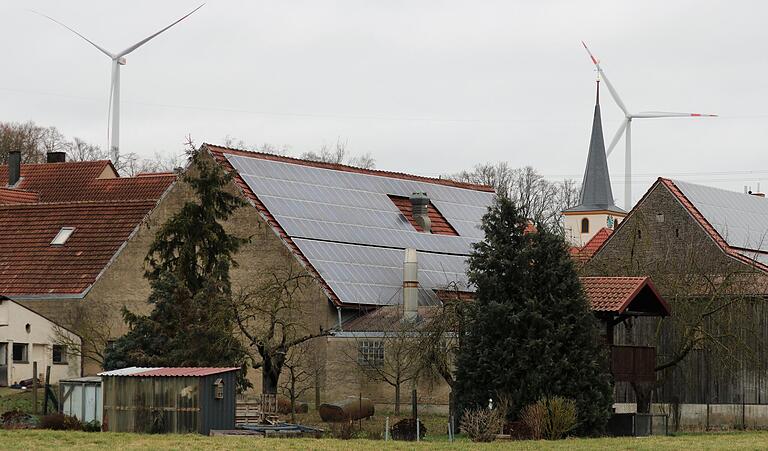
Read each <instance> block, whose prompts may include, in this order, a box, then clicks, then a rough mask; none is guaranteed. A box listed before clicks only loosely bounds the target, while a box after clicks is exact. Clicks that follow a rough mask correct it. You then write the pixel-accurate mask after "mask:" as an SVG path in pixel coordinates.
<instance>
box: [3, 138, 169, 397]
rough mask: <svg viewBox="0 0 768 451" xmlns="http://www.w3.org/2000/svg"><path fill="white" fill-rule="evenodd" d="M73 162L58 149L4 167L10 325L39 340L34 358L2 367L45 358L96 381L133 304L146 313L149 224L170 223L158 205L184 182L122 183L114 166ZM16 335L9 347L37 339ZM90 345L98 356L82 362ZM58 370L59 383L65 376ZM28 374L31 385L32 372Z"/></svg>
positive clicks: (150, 177)
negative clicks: (41, 159) (123, 311)
mask: <svg viewBox="0 0 768 451" xmlns="http://www.w3.org/2000/svg"><path fill="white" fill-rule="evenodd" d="M65 158H66V156H65V154H64V153H63V152H54V153H50V154H48V162H47V163H42V164H22V163H21V155H20V153H18V152H12V153H11V154H10V155H9V158H8V162H9V164H8V165H4V166H0V180H2V182H0V230H2V231H3V233H2V234H0V295H1V296H4V297H5V298H8V299H11V300H12V301H13V302H12V303H10V304H9V305H8V307H7V308H10V309H12V313H9V316H8V325H7V327H9V328H10V329H13V330H17V329H18V328H19V327H22V328H25V327H26V324H27V323H29V326H30V328H31V330H32V332H31V333H32V334H34V335H35V339H34V340H35V342H34V345H33V344H32V341H31V340H32V338H30V339H29V341H28V342H29V343H30V346H31V347H30V348H28V351H27V352H26V354H24V355H22V354H19V355H18V357H20V358H19V359H16V358H15V357H17V356H15V355H14V353H13V352H10V351H9V352H8V353H7V354H6V355H5V356H4V357H5V360H3V361H0V365H3V364H7V365H9V366H15V365H16V364H21V362H22V361H29V362H32V361H33V360H35V361H38V364H39V367H40V365H42V364H43V363H44V362H47V361H54V362H56V361H58V362H59V363H61V361H62V359H65V361H68V362H70V363H71V364H73V365H74V364H75V362H76V363H77V368H78V369H77V370H76V371H75V370H73V371H70V372H69V373H68V374H66V376H73V375H74V376H77V375H79V373H81V370H80V368H81V367H82V372H85V373H87V374H93V373H95V372H96V371H98V370H99V369H100V363H99V362H98V361H97V360H98V358H97V355H103V347H104V346H105V345H106V340H107V339H108V338H109V336H112V337H115V336H119V335H120V334H121V333H123V332H124V331H125V326H124V325H123V323H122V319H121V318H120V308H121V307H122V306H123V305H126V306H128V307H129V308H132V309H146V296H145V293H147V292H148V289H147V287H146V283H143V282H142V273H143V269H142V261H143V258H144V254H145V253H146V249H147V248H148V244H149V242H150V241H151V239H152V231H150V230H149V229H148V228H147V227H148V226H149V225H150V224H157V222H154V223H153V222H152V219H153V218H154V217H153V216H152V215H151V213H154V214H155V217H158V216H159V218H160V219H159V220H163V219H164V218H167V217H168V216H167V215H166V214H165V209H164V208H159V209H156V207H157V204H158V201H159V200H160V199H161V198H162V197H163V196H164V195H165V194H166V192H167V191H168V189H169V188H170V187H171V186H172V185H173V184H174V181H175V180H176V176H175V175H174V174H141V175H139V176H137V177H119V176H118V174H117V171H116V170H115V168H114V167H113V166H112V164H111V163H110V162H109V161H88V162H66V161H65ZM142 226H143V228H142ZM129 241H130V242H131V243H132V246H127V243H128V242H129ZM132 292H134V293H135V292H139V293H141V294H139V295H136V296H131V295H130V293H132ZM142 295H144V297H143V299H141V297H142ZM139 299H141V300H139ZM22 306H23V307H22ZM31 312H35V313H36V314H37V315H33V314H32V313H31ZM27 317H29V319H26V318H27ZM32 321H34V322H32ZM51 323H55V326H53V325H51ZM64 331H73V332H75V334H76V336H75V337H76V338H75V337H72V336H70V335H69V333H68V332H64ZM1 332H2V328H0V333H1ZM41 334H42V335H41ZM15 337H18V333H16V335H13V336H10V337H9V338H8V340H17V339H18V340H19V341H18V343H19V345H21V344H22V343H25V342H27V341H25V340H26V339H24V338H23V337H21V338H15ZM81 340H82V341H81ZM96 342H98V345H97V347H98V348H99V349H97V350H95V351H94V349H93V348H94V345H95V344H96ZM81 343H83V344H84V345H85V346H84V347H83V348H87V349H86V350H89V351H88V353H87V355H88V356H90V357H87V358H85V359H84V361H83V362H82V365H81V363H80V359H81V354H82V353H81V352H80V350H81V349H83V348H80V346H79V345H80V344H81ZM17 348H19V346H17ZM19 352H22V351H21V350H20V348H19ZM0 357H3V355H0ZM14 360H16V361H17V362H15V363H14V362H13V361H14ZM56 368H58V367H55V368H54V371H53V372H52V374H53V376H54V379H56V378H58V377H59V375H60V374H59V373H60V371H59V370H58V369H56ZM41 371H44V367H43V369H42V370H41ZM72 372H74V373H77V374H70V373H72ZM25 373H29V375H28V376H26V377H25V378H30V377H31V374H32V371H31V369H29V371H26V370H25ZM62 376H63V375H62ZM15 377H17V376H13V377H11V378H9V379H8V381H7V382H13V381H14V380H13V378H15Z"/></svg>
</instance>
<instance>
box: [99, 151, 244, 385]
mask: <svg viewBox="0 0 768 451" xmlns="http://www.w3.org/2000/svg"><path fill="white" fill-rule="evenodd" d="M190 161H191V163H192V164H191V165H190V168H191V169H190V170H189V171H187V173H186V174H185V175H184V176H182V180H183V181H184V182H185V183H187V184H188V185H189V186H190V188H191V190H192V192H193V193H194V197H195V199H194V201H188V202H186V203H185V204H184V206H183V207H182V208H181V210H180V211H179V212H178V213H176V214H175V215H174V216H173V217H172V218H171V219H169V220H168V221H167V222H166V223H165V224H163V226H162V227H161V228H160V230H158V231H157V234H156V235H155V239H154V241H153V243H152V245H151V247H150V249H149V253H148V254H147V257H146V260H145V264H146V272H145V274H144V275H145V277H146V278H147V279H148V280H149V282H150V285H151V288H152V292H151V294H150V296H149V299H148V302H149V303H150V305H151V306H152V308H153V309H152V312H151V313H150V314H149V315H148V316H145V315H137V314H135V313H132V312H130V311H128V310H127V309H126V308H123V317H124V319H125V321H126V322H127V323H128V325H129V331H128V333H127V334H125V335H124V336H122V337H120V338H119V339H118V340H117V341H116V342H115V343H114V344H113V345H112V346H110V347H109V349H108V350H107V355H106V358H105V363H104V366H105V368H106V369H113V368H122V367H125V366H241V367H243V373H242V375H243V376H244V372H245V368H246V365H245V363H246V352H245V349H244V347H243V345H242V344H241V342H240V340H239V339H238V337H237V334H236V332H235V327H236V326H235V324H234V316H233V315H232V312H231V311H230V310H229V307H230V306H231V297H232V288H231V283H230V278H229V271H230V269H231V268H233V267H236V266H237V263H236V262H235V260H234V258H233V256H234V254H235V253H237V251H238V250H239V249H240V247H241V246H242V245H243V244H244V243H245V242H246V241H247V240H245V239H243V238H239V237H237V236H234V235H232V234H230V233H227V231H226V230H224V227H223V226H222V224H221V222H222V221H225V220H227V219H228V218H229V217H230V216H231V215H232V214H233V213H234V211H235V210H237V209H238V208H240V207H241V206H243V205H244V204H245V202H244V201H243V200H242V199H241V198H239V197H238V196H236V195H234V194H231V193H229V192H227V190H226V186H227V184H228V183H229V181H230V180H231V179H232V176H233V175H232V174H227V173H226V172H225V171H224V170H223V169H222V168H221V167H220V166H219V165H217V164H216V163H215V162H213V161H212V159H210V158H208V157H206V156H205V155H203V154H202V153H201V151H200V150H193V151H192V152H191V153H190ZM240 382H241V385H242V384H244V383H246V381H245V379H244V378H241V381H240Z"/></svg>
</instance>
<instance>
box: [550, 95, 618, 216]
mask: <svg viewBox="0 0 768 451" xmlns="http://www.w3.org/2000/svg"><path fill="white" fill-rule="evenodd" d="M599 89H600V88H599V85H598V95H597V102H595V115H594V119H593V120H592V137H591V139H590V141H589V154H588V156H587V167H586V169H585V170H584V180H583V181H582V183H581V195H580V196H579V205H577V206H575V207H572V208H569V209H567V210H565V211H566V212H579V211H597V210H599V211H602V210H607V211H613V212H616V213H626V212H625V211H624V210H622V209H621V208H619V207H617V206H616V205H615V204H614V203H613V192H612V191H611V177H610V175H609V174H608V158H607V157H606V155H605V142H604V140H603V125H602V121H601V118H600V101H599V100H600V90H599Z"/></svg>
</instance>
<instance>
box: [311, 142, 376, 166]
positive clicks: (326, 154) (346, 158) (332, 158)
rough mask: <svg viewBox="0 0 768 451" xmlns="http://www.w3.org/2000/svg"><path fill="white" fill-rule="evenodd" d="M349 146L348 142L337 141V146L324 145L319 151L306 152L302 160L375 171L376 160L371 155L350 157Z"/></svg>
mask: <svg viewBox="0 0 768 451" xmlns="http://www.w3.org/2000/svg"><path fill="white" fill-rule="evenodd" d="M347 146H348V142H347V141H342V140H341V139H337V140H336V145H335V146H333V147H331V146H328V145H326V144H323V146H322V147H320V150H319V151H317V152H314V151H310V152H304V153H303V154H301V156H300V158H302V159H304V160H310V161H320V162H322V163H334V164H348V165H350V166H357V167H359V168H363V169H373V168H375V167H376V160H374V158H373V156H371V154H370V153H365V154H363V155H357V156H350V155H349V152H348V151H347Z"/></svg>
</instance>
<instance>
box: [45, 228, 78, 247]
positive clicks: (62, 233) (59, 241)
mask: <svg viewBox="0 0 768 451" xmlns="http://www.w3.org/2000/svg"><path fill="white" fill-rule="evenodd" d="M74 231H75V228H74V227H62V228H61V230H59V233H57V234H56V236H55V237H54V238H53V241H51V246H63V245H64V243H66V242H67V240H68V239H69V237H70V236H72V233H74Z"/></svg>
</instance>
